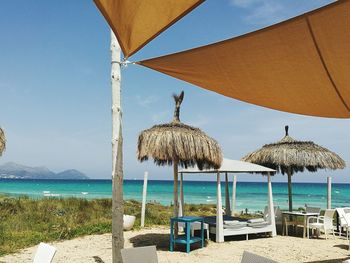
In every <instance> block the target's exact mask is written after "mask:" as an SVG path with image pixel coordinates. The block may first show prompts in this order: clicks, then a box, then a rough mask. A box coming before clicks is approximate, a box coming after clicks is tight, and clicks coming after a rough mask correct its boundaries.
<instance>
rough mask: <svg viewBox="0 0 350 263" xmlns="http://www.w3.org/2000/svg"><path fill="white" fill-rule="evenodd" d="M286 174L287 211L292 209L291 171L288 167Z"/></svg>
mask: <svg viewBox="0 0 350 263" xmlns="http://www.w3.org/2000/svg"><path fill="white" fill-rule="evenodd" d="M287 175H288V207H289V211H293V200H292V195H293V193H292V172H291V169H290V167H289V168H288V171H287Z"/></svg>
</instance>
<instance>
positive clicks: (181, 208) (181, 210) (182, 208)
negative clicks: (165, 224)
mask: <svg viewBox="0 0 350 263" xmlns="http://www.w3.org/2000/svg"><path fill="white" fill-rule="evenodd" d="M184 215H185V202H184V187H183V173H180V203H179V216H184Z"/></svg>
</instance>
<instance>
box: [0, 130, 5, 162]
mask: <svg viewBox="0 0 350 263" xmlns="http://www.w3.org/2000/svg"><path fill="white" fill-rule="evenodd" d="M5 149H6V138H5V133H4V131H3V129H1V128H0V156H1V155H2V153H3V152H4V151H5Z"/></svg>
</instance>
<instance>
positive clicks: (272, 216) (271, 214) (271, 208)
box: [267, 173, 277, 237]
mask: <svg viewBox="0 0 350 263" xmlns="http://www.w3.org/2000/svg"><path fill="white" fill-rule="evenodd" d="M267 186H268V200H269V204H268V208H269V218H270V224H271V225H272V233H271V234H272V236H273V237H274V236H276V235H277V231H276V218H275V208H274V205H273V196H272V183H271V175H270V173H268V175H267Z"/></svg>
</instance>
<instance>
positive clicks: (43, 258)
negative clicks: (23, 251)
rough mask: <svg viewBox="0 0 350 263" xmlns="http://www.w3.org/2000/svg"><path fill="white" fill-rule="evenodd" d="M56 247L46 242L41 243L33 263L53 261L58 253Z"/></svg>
mask: <svg viewBox="0 0 350 263" xmlns="http://www.w3.org/2000/svg"><path fill="white" fill-rule="evenodd" d="M56 250H57V249H56V248H55V247H53V246H50V245H48V244H46V243H40V244H39V246H38V249H37V251H36V253H35V257H34V260H33V263H51V261H52V259H53V257H54V256H55V253H56Z"/></svg>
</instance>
